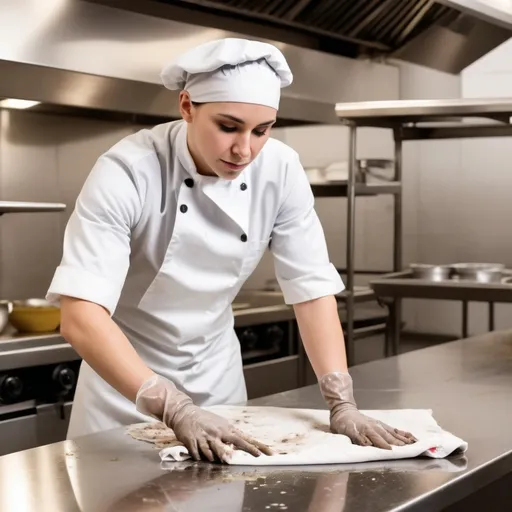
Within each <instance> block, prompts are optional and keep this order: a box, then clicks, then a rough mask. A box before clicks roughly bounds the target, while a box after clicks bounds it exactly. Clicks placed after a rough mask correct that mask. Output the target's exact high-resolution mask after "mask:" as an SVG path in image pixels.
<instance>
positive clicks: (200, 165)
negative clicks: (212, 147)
mask: <svg viewBox="0 0 512 512" xmlns="http://www.w3.org/2000/svg"><path fill="white" fill-rule="evenodd" d="M187 148H188V152H189V153H190V156H191V157H192V160H193V162H194V165H195V166H196V171H197V173H198V174H201V175H202V176H216V174H215V173H214V172H213V171H212V170H211V169H209V168H208V167H207V166H206V164H204V162H202V160H201V158H200V156H199V152H198V151H196V150H195V147H194V143H193V142H192V141H191V140H190V133H189V132H188V130H187Z"/></svg>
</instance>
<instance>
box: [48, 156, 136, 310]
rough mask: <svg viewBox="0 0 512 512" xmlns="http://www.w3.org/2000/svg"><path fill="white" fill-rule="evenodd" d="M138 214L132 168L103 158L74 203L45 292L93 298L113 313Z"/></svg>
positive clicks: (51, 297) (55, 300)
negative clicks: (54, 267)
mask: <svg viewBox="0 0 512 512" xmlns="http://www.w3.org/2000/svg"><path fill="white" fill-rule="evenodd" d="M141 212H142V204H141V200H140V198H139V194H138V192H137V187H136V183H135V180H134V175H133V172H132V170H131V168H130V167H129V166H128V165H127V164H126V163H125V162H123V161H122V159H120V158H118V157H115V156H112V155H108V154H107V155H103V156H101V157H100V158H99V159H98V161H97V162H96V165H95V166H94V167H93V169H92V171H91V173H90V174H89V176H88V177H87V179H86V181H85V183H84V186H83V188H82V190H81V192H80V194H79V196H78V199H77V201H76V205H75V209H74V211H73V213H72V214H71V217H70V219H69V222H68V224H67V226H66V230H65V233H64V244H63V254H62V260H61V262H60V265H59V266H58V267H57V270H56V271H55V274H54V277H53V280H52V283H51V285H50V288H49V290H48V293H47V299H48V300H49V301H50V302H52V303H59V300H60V296H62V295H66V296H71V297H75V298H78V299H83V300H87V301H89V302H94V303H96V304H99V305H101V306H103V307H104V308H106V309H107V310H108V311H109V313H110V314H111V315H112V314H113V312H114V310H115V308H116V306H117V302H118V300H119V297H120V295H121V291H122V288H123V286H124V281H125V279H126V275H127V272H128V267H129V262H130V240H131V232H132V229H133V227H134V226H135V225H136V223H137V221H138V219H139V218H140V215H141Z"/></svg>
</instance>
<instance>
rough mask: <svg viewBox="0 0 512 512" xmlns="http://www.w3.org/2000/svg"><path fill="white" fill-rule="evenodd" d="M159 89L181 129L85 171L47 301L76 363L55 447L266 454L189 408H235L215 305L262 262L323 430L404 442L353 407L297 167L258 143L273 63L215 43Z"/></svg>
mask: <svg viewBox="0 0 512 512" xmlns="http://www.w3.org/2000/svg"><path fill="white" fill-rule="evenodd" d="M161 77H162V81H163V84H164V85H165V87H167V88H168V89H171V90H179V91H180V92H179V108H180V112H181V115H182V117H183V119H182V120H179V121H175V122H170V123H164V124H160V125H158V126H155V127H154V128H151V129H142V130H140V131H138V132H137V133H134V134H132V135H129V136H127V137H125V138H124V139H122V140H121V141H119V142H118V143H117V144H115V145H114V146H113V147H112V148H110V149H109V150H107V151H106V152H105V153H104V154H103V155H101V156H100V157H99V159H98V160H97V162H96V164H95V165H94V167H93V169H92V171H91V173H90V174H89V176H88V177H87V179H86V181H85V183H84V185H83V188H82V190H81V192H80V194H79V197H78V199H77V202H76V205H75V209H74V211H73V213H72V215H71V217H70V219H69V223H68V225H67V227H66V231H65V236H64V246H63V256H62V261H61V262H60V265H59V266H58V268H57V269H56V272H55V275H54V277H53V280H52V283H51V285H50V288H49V291H48V295H47V298H48V299H49V300H50V301H52V302H54V303H57V304H59V305H60V307H61V332H62V335H63V337H64V338H65V339H66V340H67V341H68V342H69V343H70V344H71V345H72V346H73V347H74V349H75V350H76V351H77V352H78V354H79V355H80V356H81V358H82V359H83V362H82V366H81V370H80V375H79V379H78V384H77V389H76V394H75V399H74V404H73V409H72V413H71V419H70V426H69V431H68V438H74V437H76V436H79V435H84V434H90V433H93V432H97V431H101V430H105V429H110V428H114V427H118V426H121V425H128V424H133V423H137V422H144V421H148V419H149V417H151V418H155V419H157V420H160V421H163V422H164V423H165V424H166V425H168V426H169V427H171V428H172V429H173V430H174V432H175V434H176V436H177V438H178V440H180V441H181V442H182V443H183V444H184V445H185V446H186V447H187V448H188V450H189V452H190V453H191V455H192V456H193V457H194V458H195V459H200V458H203V459H204V458H205V459H208V460H210V461H213V460H221V461H226V460H227V457H228V456H229V451H230V449H231V448H232V447H233V446H234V447H236V448H239V449H241V450H245V451H247V452H249V453H251V454H253V455H254V456H259V455H261V453H266V454H269V453H271V451H270V448H269V447H267V446H265V445H264V444H262V443H261V442H260V441H258V440H256V439H251V438H250V437H248V436H247V435H246V434H244V433H243V432H241V431H240V430H238V429H235V428H234V427H233V425H231V424H230V423H229V422H228V421H227V420H225V419H224V418H221V417H220V416H218V415H216V414H213V413H212V412H210V411H207V410H205V409H204V406H210V405H214V404H238V403H243V402H244V401H245V400H246V399H247V395H246V387H245V383H244V376H243V371H242V358H241V349H240V343H239V341H238V339H237V337H236V334H235V332H234V319H233V313H232V309H231V303H232V301H233V299H234V298H235V297H236V295H237V293H238V292H239V290H240V288H241V287H242V285H243V283H244V282H245V281H246V279H247V278H248V277H249V276H250V274H251V273H252V272H253V270H254V269H255V267H256V265H257V264H258V262H259V261H260V259H261V257H262V255H263V253H264V252H265V250H266V249H267V248H269V249H270V251H271V253H272V255H273V259H274V263H275V272H276V277H277V279H278V282H279V285H280V287H281V289H282V292H283V295H284V300H285V302H286V303H287V304H291V305H293V308H294V312H295V315H296V318H297V322H298V325H299V329H300V332H301V336H302V339H303V342H304V345H305V349H306V351H307V354H308V356H309V359H310V361H311V364H312V366H313V368H314V370H315V373H316V375H317V377H318V380H319V384H320V389H321V390H322V393H323V396H324V397H325V400H326V403H327V405H328V407H329V408H330V410H331V430H332V432H334V433H339V434H345V435H347V436H348V437H349V438H350V439H351V440H352V441H353V442H354V443H358V444H361V445H374V446H378V447H381V448H387V449H390V448H391V445H403V444H407V443H411V442H414V438H413V437H412V435H411V434H409V433H406V432H402V431H398V430H395V429H393V428H392V427H389V426H387V425H384V424H382V423H379V422H376V421H374V420H373V419H370V418H368V417H366V416H364V415H363V414H361V413H360V412H359V411H358V409H357V407H356V403H355V401H354V398H353V393H352V380H351V377H350V375H349V374H348V371H347V363H346V358H345V349H344V340H343V333H342V329H341V326H340V322H339V317H338V312H337V306H336V300H335V297H334V295H335V294H336V293H338V292H340V291H342V290H343V283H342V281H341V279H340V276H339V274H338V272H337V271H336V269H335V268H334V266H333V265H332V264H331V263H330V261H329V257H328V253H327V248H326V242H325V238H324V234H323V231H322V227H321V225H320V222H319V219H318V217H317V215H316V213H315V210H314V204H313V203H314V201H313V195H312V192H311V188H310V186H309V182H308V180H307V177H306V174H305V172H304V170H303V168H302V166H301V164H300V160H299V157H298V155H297V153H296V152H295V151H293V150H292V149H291V148H289V147H287V146H286V145H285V144H283V143H281V142H278V141H277V140H273V139H271V138H270V131H271V128H272V125H273V124H274V123H275V121H276V114H277V111H278V108H279V99H280V91H281V88H283V87H286V86H287V85H289V84H290V83H291V82H292V73H291V71H290V69H289V67H288V64H287V62H286V60H285V58H284V56H283V55H282V53H281V52H280V51H279V50H278V49H277V48H276V47H274V46H272V45H270V44H266V43H262V42H256V41H249V40H244V39H235V38H233V39H231V38H228V39H221V40H217V41H212V42H209V43H206V44H202V45H200V46H198V47H196V48H193V49H192V50H190V51H188V52H186V53H185V54H183V55H181V56H180V57H178V58H177V59H175V60H174V61H172V62H171V63H169V64H168V65H167V66H166V67H165V68H164V69H163V72H162V75H161Z"/></svg>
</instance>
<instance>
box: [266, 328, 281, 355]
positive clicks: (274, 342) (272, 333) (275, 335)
mask: <svg viewBox="0 0 512 512" xmlns="http://www.w3.org/2000/svg"><path fill="white" fill-rule="evenodd" d="M265 338H266V340H267V344H268V345H269V347H271V348H275V349H278V348H280V346H281V343H282V342H283V339H284V331H283V329H281V327H278V326H277V325H272V326H271V327H269V328H268V329H267V330H266V331H265Z"/></svg>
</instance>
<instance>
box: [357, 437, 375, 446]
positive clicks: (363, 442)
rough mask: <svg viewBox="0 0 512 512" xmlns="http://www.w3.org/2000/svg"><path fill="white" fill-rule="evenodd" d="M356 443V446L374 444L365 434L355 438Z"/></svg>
mask: <svg viewBox="0 0 512 512" xmlns="http://www.w3.org/2000/svg"><path fill="white" fill-rule="evenodd" d="M354 441H355V443H356V444H359V445H361V446H371V445H372V442H371V441H370V440H369V439H368V438H367V437H366V436H365V435H364V434H359V435H357V436H355V439H354Z"/></svg>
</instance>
